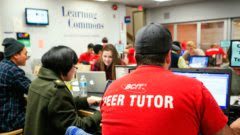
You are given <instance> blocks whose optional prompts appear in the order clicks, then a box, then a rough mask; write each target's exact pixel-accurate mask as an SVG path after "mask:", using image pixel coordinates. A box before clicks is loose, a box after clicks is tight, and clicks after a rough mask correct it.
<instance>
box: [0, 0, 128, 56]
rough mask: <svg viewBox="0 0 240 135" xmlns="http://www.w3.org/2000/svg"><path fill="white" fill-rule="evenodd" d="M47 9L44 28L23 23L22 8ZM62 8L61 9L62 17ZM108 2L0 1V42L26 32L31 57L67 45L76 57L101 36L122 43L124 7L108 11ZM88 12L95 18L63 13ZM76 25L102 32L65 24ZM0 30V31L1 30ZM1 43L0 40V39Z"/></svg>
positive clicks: (120, 6) (123, 40)
mask: <svg viewBox="0 0 240 135" xmlns="http://www.w3.org/2000/svg"><path fill="white" fill-rule="evenodd" d="M26 7H28V8H41V9H48V12H49V23H50V24H49V25H48V26H29V25H26V24H25V16H24V11H25V8H26ZM62 7H64V11H65V15H64V14H63V10H62ZM111 7H112V4H111V3H105V2H104V3H100V2H91V1H90V2H88V1H76V0H71V1H68V0H21V1H19V0H1V2H0V13H1V19H2V20H4V21H0V22H1V23H0V32H1V34H0V39H1V37H3V38H4V37H9V36H13V37H15V35H16V33H15V32H27V33H29V34H30V39H31V48H30V49H29V51H31V52H30V53H31V58H32V59H34V58H41V56H42V55H43V53H45V52H46V51H47V50H49V49H50V48H51V47H52V46H56V45H67V46H69V47H71V48H73V49H74V50H75V51H76V52H77V54H78V55H79V54H80V53H82V52H84V51H86V48H87V44H88V43H90V42H92V43H94V44H96V43H101V39H102V37H105V36H106V37H107V38H108V39H109V42H110V43H113V44H115V43H118V42H119V40H121V41H122V43H124V44H125V43H126V26H125V24H124V16H125V14H126V7H125V6H124V5H118V10H117V11H113V10H112V8H111ZM68 11H74V12H79V11H80V12H91V13H94V14H97V17H96V18H95V19H93V18H83V17H68V16H67V15H66V14H67V13H66V12H68ZM69 20H71V24H73V23H79V22H88V23H100V24H103V25H104V27H103V29H83V28H76V27H75V28H73V27H72V26H71V27H70V26H69V25H68V23H69ZM1 28H2V29H1ZM1 41H2V40H1Z"/></svg>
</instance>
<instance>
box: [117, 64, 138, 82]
mask: <svg viewBox="0 0 240 135" xmlns="http://www.w3.org/2000/svg"><path fill="white" fill-rule="evenodd" d="M134 69H136V66H130V65H129V66H125V65H115V71H116V79H118V78H121V77H123V76H125V75H127V74H129V73H130V72H131V71H133V70H134Z"/></svg>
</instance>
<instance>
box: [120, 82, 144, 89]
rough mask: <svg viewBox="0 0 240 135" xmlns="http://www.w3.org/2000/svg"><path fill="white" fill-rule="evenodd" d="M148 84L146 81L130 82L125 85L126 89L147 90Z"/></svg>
mask: <svg viewBox="0 0 240 135" xmlns="http://www.w3.org/2000/svg"><path fill="white" fill-rule="evenodd" d="M146 86H147V84H145V83H130V84H126V85H123V88H124V90H145V88H146Z"/></svg>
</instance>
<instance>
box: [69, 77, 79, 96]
mask: <svg viewBox="0 0 240 135" xmlns="http://www.w3.org/2000/svg"><path fill="white" fill-rule="evenodd" d="M71 85H72V90H71V92H72V95H73V97H77V96H80V94H81V93H80V89H79V85H78V81H77V80H76V81H73V82H72V83H71Z"/></svg>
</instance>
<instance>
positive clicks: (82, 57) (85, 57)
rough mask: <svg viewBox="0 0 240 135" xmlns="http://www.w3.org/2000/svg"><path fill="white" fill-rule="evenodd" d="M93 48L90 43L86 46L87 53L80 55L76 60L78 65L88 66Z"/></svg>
mask: <svg viewBox="0 0 240 135" xmlns="http://www.w3.org/2000/svg"><path fill="white" fill-rule="evenodd" d="M93 47H94V45H93V44H92V43H90V44H88V50H87V52H84V53H82V54H81V55H80V56H79V58H78V63H82V64H87V65H88V64H89V62H90V58H91V57H92V56H93Z"/></svg>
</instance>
